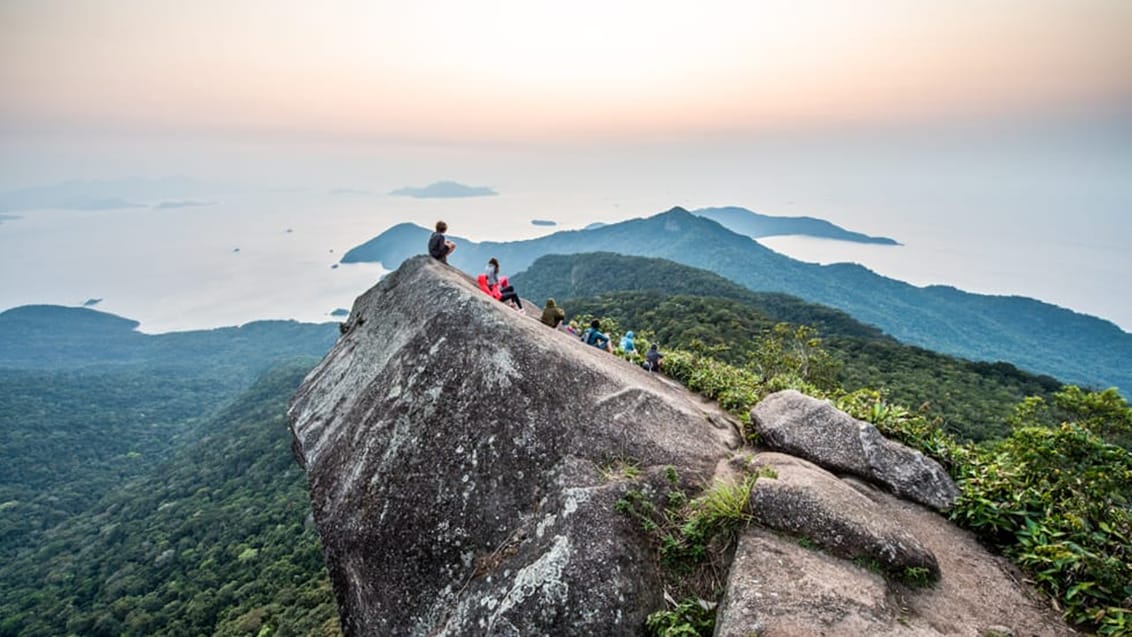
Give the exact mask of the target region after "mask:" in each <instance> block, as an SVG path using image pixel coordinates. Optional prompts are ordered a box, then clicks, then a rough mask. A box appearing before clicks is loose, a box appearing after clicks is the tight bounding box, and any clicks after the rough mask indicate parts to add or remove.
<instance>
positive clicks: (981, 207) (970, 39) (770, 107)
mask: <svg viewBox="0 0 1132 637" xmlns="http://www.w3.org/2000/svg"><path fill="white" fill-rule="evenodd" d="M1130 69H1132V0H930V1H926V0H925V1H920V0H867V1H863V0H820V1H819V0H751V1H739V0H735V1H729V2H724V1H721V0H696V1H695V2H691V1H683V2H664V1H658V0H650V1H647V2H646V1H643V0H642V1H638V0H603V1H601V2H597V1H595V0H574V1H572V2H549V1H545V0H503V1H495V2H491V1H487V0H481V1H478V2H472V1H468V0H447V1H438V0H415V1H411V2H410V1H403V2H398V3H393V2H381V1H375V0H325V1H323V2H311V1H309V0H303V1H299V0H192V1H185V0H117V1H116V0H0V194H2V193H4V192H5V191H12V190H18V189H21V188H26V187H29V186H44V185H51V184H58V183H59V182H62V181H66V180H72V179H99V180H108V181H110V182H115V181H117V180H120V179H122V178H124V177H129V176H139V177H148V178H154V177H163V176H168V175H185V176H187V177H190V178H194V179H201V180H205V181H207V182H216V183H222V184H230V185H233V186H235V188H234V189H222V190H221V191H218V192H206V193H198V194H192V195H189V194H186V193H183V192H178V193H169V194H168V195H167V196H164V197H160V198H157V199H154V200H153V201H151V200H150V199H153V198H152V197H151V198H149V199H146V198H144V197H143V198H141V199H138V195H136V194H134V193H129V192H123V193H112V194H114V195H116V196H118V197H121V198H123V199H125V200H129V201H142V202H143V203H144V204H146V205H152V204H154V203H157V201H159V200H161V199H168V200H184V199H203V200H207V201H209V202H218V205H216V206H213V207H211V208H200V207H198V208H191V207H190V208H183V209H177V210H164V214H165V215H166V217H165V218H164V219H165V221H167V222H168V223H169V224H173V225H169V226H168V227H169V228H172V227H181V226H176V224H185V225H184V227H185V228H196V229H198V230H200V232H201V234H200V236H187V237H180V238H182V239H185V240H186V241H189V244H190V245H189V247H186V248H185V254H191V255H198V254H199V255H201V258H202V259H205V260H207V259H215V258H219V257H218V256H217V255H215V254H213V253H212V252H210V250H213V249H217V250H219V249H220V248H217V247H216V246H215V245H212V243H210V242H209V241H210V235H212V234H220V235H224V234H225V233H229V234H231V235H232V241H233V242H236V241H237V240H238V243H239V244H242V245H245V246H253V245H256V244H254V243H252V241H253V239H251V238H238V237H242V235H240V234H239V232H237V230H238V229H240V228H243V229H244V230H245V231H246V232H249V233H250V232H252V229H254V228H261V229H268V228H270V229H273V230H271V232H273V233H274V234H270V235H269V236H270V241H282V240H283V239H280V237H292V238H296V241H297V238H299V237H313V236H314V235H313V229H312V228H311V226H312V225H318V224H332V225H333V224H336V225H334V227H335V228H337V230H336V232H338V233H339V234H336V235H334V236H335V239H334V241H333V242H330V240H329V239H327V240H326V241H325V242H324V243H326V245H319V246H316V247H317V250H318V251H317V257H318V261H317V263H318V266H317V267H319V268H323V269H326V276H330V275H329V273H330V272H331V271H330V270H329V269H328V264H326V263H323V262H322V260H325V259H326V258H327V257H326V255H329V254H330V252H328V251H329V250H330V249H331V248H334V249H335V250H338V251H339V252H340V251H341V250H344V249H347V248H349V247H350V246H351V245H352V244H354V243H360V242H361V241H364V240H366V239H368V238H370V237H372V236H374V235H376V234H377V233H379V232H381V231H382V230H384V229H385V228H387V227H389V226H390V225H392V224H393V223H397V222H399V221H414V222H417V223H420V224H422V225H426V226H427V225H431V224H432V223H433V222H434V220H435V219H436V218H438V217H440V216H443V217H444V218H447V219H448V220H449V221H451V222H453V224H454V226H456V228H458V230H454V231H456V232H457V234H459V235H460V236H464V237H468V238H472V239H476V240H489V239H490V240H509V239H516V238H524V237H527V236H530V235H532V234H534V233H536V231H538V232H541V231H543V229H536V228H533V227H532V226H530V225H529V223H528V221H529V219H532V218H543V219H555V220H557V221H559V222H560V223H561V224H562V226H561V227H567V228H569V227H581V226H582V225H584V224H585V223H588V222H590V221H595V220H600V221H616V220H620V219H625V218H629V217H633V216H644V215H649V214H654V213H656V212H659V211H662V210H665V209H667V208H669V207H671V206H673V205H683V206H686V207H689V208H696V207H703V206H713V205H740V206H746V207H749V208H752V209H756V210H758V211H760V212H764V213H768V214H776V215H803V214H804V215H811V216H815V217H820V218H823V219H828V220H830V221H832V222H834V223H838V224H840V225H843V226H845V227H848V228H850V229H852V230H856V231H860V232H865V233H868V234H876V235H884V236H893V237H896V238H898V239H899V240H901V241H904V242H905V243H906V245H907V246H908V247H907V249H903V250H898V251H893V252H890V253H884V255H883V258H882V257H881V256H877V255H872V256H870V255H863V256H861V257H859V258H861V259H865V258H866V257H868V258H871V259H876V260H875V261H863V262H864V263H865V264H866V265H868V266H870V267H874V268H877V269H878V271H880V272H881V273H883V274H887V275H889V276H894V277H896V278H902V279H903V280H908V281H911V282H914V283H916V284H929V283H946V284H953V285H958V286H960V287H962V288H964V289H967V290H970V291H977V292H984V293H996V294H1024V295H1028V296H1033V297H1035V298H1039V299H1042V300H1046V301H1050V302H1055V303H1058V304H1062V305H1065V306H1068V307H1072V308H1074V309H1079V310H1082V311H1087V312H1089V313H1093V314H1096V315H1098V316H1103V317H1106V318H1111V319H1114V320H1116V321H1117V322H1119V324H1120V325H1122V326H1123V327H1124V328H1125V329H1129V328H1132V299H1130V298H1128V297H1127V295H1126V294H1120V293H1116V291H1118V290H1123V289H1124V288H1126V287H1127V279H1128V275H1129V273H1130V272H1132V254H1130V253H1129V251H1128V250H1127V248H1126V246H1127V243H1128V239H1129V238H1130V237H1132V179H1130V178H1129V175H1132V70H1130ZM441 179H452V180H456V181H460V182H463V183H466V184H468V185H471V186H477V187H490V188H492V189H494V190H495V191H497V192H499V193H500V196H499V197H490V198H483V200H479V201H475V200H443V201H427V200H420V201H417V200H412V201H409V200H406V198H402V197H389V196H387V193H389V192H391V191H393V190H396V189H399V188H402V187H406V186H417V187H420V186H424V185H426V184H428V183H431V182H433V181H437V180H441ZM240 188H250V189H251V190H256V189H257V188H258V192H261V193H264V192H266V193H272V196H271V197H269V198H268V200H267V201H260V200H256V201H254V202H253V201H252V200H251V199H250V198H245V199H238V198H233V197H232V196H230V195H231V194H232V193H233V192H238V191H239V189H240ZM303 189H305V192H306V193H307V195H310V197H308V198H309V199H310V201H306V200H304V202H303V203H300V202H298V201H297V199H296V197H294V196H291V195H288V194H286V193H293V192H300V191H302V190H303ZM342 189H344V190H346V191H359V192H362V191H364V192H366V193H369V194H368V195H365V194H362V195H358V196H357V198H356V199H353V200H349V201H347V198H344V197H341V196H337V197H333V196H330V195H327V193H328V192H333V191H337V190H342ZM284 191H286V192H284ZM247 192H250V191H247ZM280 193H282V195H281V196H279V197H276V196H275V195H279V194H280ZM312 193H322V196H323V199H321V200H317V201H316V198H313V195H312ZM367 197H368V198H367ZM4 212H5V211H4V210H0V213H4ZM8 212H12V211H8ZM300 212H301V213H302V214H299V213H300ZM147 214H149V212H147V211H146V210H135V211H134V213H132V214H131V215H126V214H124V213H120V212H115V211H107V212H105V213H99V214H97V215H87V216H73V215H53V214H52V213H50V211H43V213H42V214H40V213H38V212H35V211H33V212H29V213H26V214H25V213H23V212H20V213H19V215H21V216H22V218H17V219H12V218H10V217H9V218H7V219H0V233H2V234H0V243H3V242H4V241H5V240H6V241H7V242H8V243H6V244H5V246H6V251H7V252H8V254H7V255H6V254H3V252H4V250H0V275H4V274H7V275H8V276H9V277H10V278H8V279H5V278H3V277H2V276H0V288H3V287H4V286H5V285H6V286H8V287H9V288H12V289H9V290H4V289H0V299H3V300H4V302H5V303H9V304H16V303H27V302H76V301H75V300H68V299H77V300H78V301H81V300H82V298H85V295H89V296H92V297H100V296H107V297H108V298H107V301H106V302H105V304H104V305H103V306H102V307H106V308H108V309H109V310H111V311H127V312H135V311H138V310H136V309H135V307H134V306H125V305H123V306H114V305H113V299H112V298H110V297H111V296H112V295H111V293H110V292H106V291H103V290H101V289H99V288H98V286H97V285H96V283H97V282H98V281H105V280H106V278H107V276H111V275H112V274H113V273H110V274H107V275H106V276H103V274H101V273H98V272H94V271H91V272H90V283H89V285H86V284H84V285H83V286H78V287H76V285H77V284H76V283H75V281H74V280H73V279H75V275H74V273H75V271H76V270H77V269H80V268H87V269H89V268H91V267H92V266H90V265H89V264H91V263H101V262H103V261H106V258H105V255H104V254H103V253H102V252H100V250H101V251H105V248H104V247H103V246H104V245H110V243H108V241H109V239H106V240H105V241H102V242H101V243H99V242H95V243H93V244H90V245H87V244H89V243H90V242H89V241H87V239H88V237H87V236H70V235H71V234H72V233H77V232H79V230H78V228H79V227H82V228H87V229H86V230H84V232H87V233H88V234H89V233H90V232H93V230H90V229H89V228H88V226H87V225H81V224H78V221H77V220H80V219H81V220H82V221H83V223H84V224H95V225H94V227H97V228H102V229H103V233H104V234H106V233H110V234H113V236H114V237H115V240H125V239H123V238H122V237H119V236H118V235H119V234H121V233H122V232H127V231H128V229H130V228H135V227H147V228H148V227H151V226H150V225H146V224H141V223H140V222H138V221H137V219H136V218H135V217H137V218H140V219H145V220H149V217H148V216H146V215H147ZM205 216H207V217H208V219H209V224H206V225H200V224H195V225H194V222H195V221H196V220H198V219H201V218H205ZM225 223H228V224H230V227H222V226H223V225H224V224H225ZM283 223H285V224H286V226H285V227H288V228H289V227H294V228H295V230H296V232H295V234H294V235H285V234H281V232H279V231H278V227H279V226H280V225H281V224H283ZM241 224H242V225H241ZM304 226H305V227H304ZM152 230H153V234H152V235H147V236H145V237H135V236H132V235H131V236H130V237H128V239H129V240H128V241H127V242H126V243H125V245H124V246H122V247H120V248H118V249H119V250H120V251H127V252H128V250H129V249H130V248H129V246H143V245H145V246H149V245H150V244H152V243H154V242H157V243H158V244H160V242H162V241H164V240H165V239H166V237H167V236H168V233H169V232H171V231H170V230H168V228H166V226H165V225H161V224H157V225H154V226H152ZM64 235H67V236H64ZM100 236H101V235H100ZM224 238H225V239H227V237H224ZM190 240H191V241H190ZM17 241H19V242H22V243H19V244H18V245H17V243H16V242H17ZM33 241H34V242H38V243H35V244H34V245H32V244H31V243H30V242H33ZM67 241H73V242H77V243H78V244H79V245H84V246H87V247H86V248H84V250H86V251H85V252H82V254H79V253H75V258H76V259H79V260H78V261H77V262H76V263H73V264H69V265H67V266H66V267H62V266H61V267H60V268H58V269H57V270H58V271H56V270H52V271H51V272H47V271H45V270H44V271H41V270H40V269H36V270H35V272H37V273H38V274H37V276H36V277H34V278H33V277H30V275H25V274H23V273H24V272H27V271H30V270H29V269H31V268H35V267H36V266H35V264H36V263H37V259H38V258H39V256H38V255H42V254H44V253H51V254H59V253H61V252H63V251H67V250H71V251H73V250H77V248H75V246H73V245H71V244H69V243H66V242H67ZM265 241H266V240H265ZM115 245H117V244H115ZM271 245H272V246H274V245H275V244H271ZM1066 246H1073V249H1072V250H1070V249H1067V248H1066ZM17 247H19V250H18V252H19V253H20V254H21V255H22V256H21V257H20V258H19V259H16V258H15V257H14V256H12V254H14V253H15V252H17V250H16V248H17ZM803 248H805V246H802V248H799V249H800V250H801V249H803ZM312 249H314V248H312ZM139 250H140V248H139ZM252 252H253V251H252V250H251V249H248V250H244V251H241V252H240V253H239V254H240V255H241V257H242V258H246V259H251V258H252ZM339 252H336V253H335V254H337V253H339ZM835 252H836V251H833V250H830V249H828V248H826V247H824V246H819V247H818V248H817V253H816V254H814V255H809V254H802V253H799V255H800V258H813V259H820V260H824V259H828V258H831V257H832V258H842V257H841V256H838V255H836V254H835ZM157 254H158V255H160V254H162V252H161V251H160V250H158V252H157ZM231 254H232V246H229V247H225V248H224V255H225V256H230V255H231ZM312 254H315V253H312ZM929 255H931V256H930V257H929ZM119 256H121V257H122V258H124V259H125V263H126V264H127V265H126V266H123V267H124V268H126V269H128V268H129V267H133V265H134V264H137V263H143V262H144V263H149V262H150V261H151V260H152V259H155V258H158V257H155V256H154V255H153V254H150V253H148V252H146V253H143V252H140V251H139V252H138V253H137V254H121V255H119ZM277 256H278V259H277V261H278V262H280V263H282V262H285V261H286V260H287V259H292V258H293V254H292V252H288V251H287V250H283V249H282V248H279V249H278V254H277ZM170 258H172V257H170ZM304 258H310V259H315V257H313V256H308V257H304ZM844 258H849V259H852V258H858V257H856V256H855V255H854V254H846V255H844ZM165 265H168V267H170V268H173V267H181V268H182V269H183V270H185V272H180V271H178V272H177V273H176V275H177V276H185V277H189V278H194V277H195V279H200V280H206V279H208V278H209V277H214V276H215V272H212V271H206V270H195V269H193V268H195V267H197V265H199V264H197V263H196V262H193V263H189V262H187V261H186V262H185V263H182V264H180V265H179V266H178V264H175V263H174V264H165ZM928 266H930V267H928ZM202 267H203V266H202ZM295 267H299V266H295ZM5 270H6V272H5ZM242 271H245V272H258V270H251V269H246V270H242ZM266 271H272V270H271V269H270V268H268V269H267V270H266ZM96 275H97V276H96ZM170 276H173V275H172V274H171V275H170ZM224 276H228V275H227V274H226V275H224ZM24 279H27V280H26V281H25V280H24ZM178 280H180V279H178ZM17 284H18V285H19V286H21V289H22V290H25V291H27V294H24V293H23V292H21V293H20V294H16V293H15V292H16V291H18V290H14V289H15V287H16V286H17ZM123 285H124V284H123ZM164 285H166V283H165V282H164V280H161V281H155V282H154V284H153V286H154V288H155V289H162V286H164ZM173 285H175V282H174V283H173ZM264 285H265V283H264V282H263V281H262V280H261V278H259V277H249V278H248V279H247V281H246V286H245V288H241V291H240V292H239V294H243V295H245V296H246V295H254V294H258V293H259V291H260V290H262V289H263V286H264ZM335 285H337V287H336V288H335V289H340V290H348V289H349V286H342V285H338V284H337V283H335ZM206 287H207V286H206ZM312 287H313V288H322V287H325V288H330V287H331V282H329V281H322V280H320V281H318V282H317V283H312ZM57 290H73V291H68V292H66V293H63V292H58V294H56V295H51V294H49V293H50V292H52V291H57ZM84 290H87V291H85V292H84ZM40 291H43V294H39V292H40ZM5 292H8V293H9V294H8V295H7V296H4V294H3V293H5ZM127 292H128V290H126V289H120V290H116V291H115V293H117V294H121V295H125V294H126V293H127ZM33 293H34V294H33ZM207 293H209V290H208V289H204V290H203V291H202V292H201V295H202V298H204V297H203V295H205V294H207ZM134 294H135V295H138V296H139V298H141V299H143V300H144V299H145V298H149V297H150V296H152V295H151V294H150V293H148V292H138V291H136V290H135V291H134ZM233 294H236V293H233ZM342 294H343V295H347V294H348V292H342ZM80 297H82V298H80ZM342 302H345V301H342ZM319 311H320V312H321V311H324V310H322V309H320V310H319ZM273 315H274V314H273ZM132 317H133V318H139V319H143V320H148V317H146V316H142V315H141V314H140V313H139V314H133V315H132ZM249 318H254V316H250V317H249ZM224 320H229V318H228V317H227V316H226V317H225V319H224Z"/></svg>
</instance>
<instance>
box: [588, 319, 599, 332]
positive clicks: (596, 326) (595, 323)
mask: <svg viewBox="0 0 1132 637" xmlns="http://www.w3.org/2000/svg"><path fill="white" fill-rule="evenodd" d="M590 327H592V328H594V329H595V330H600V329H601V321H599V320H597V319H594V320H592V321H590Z"/></svg>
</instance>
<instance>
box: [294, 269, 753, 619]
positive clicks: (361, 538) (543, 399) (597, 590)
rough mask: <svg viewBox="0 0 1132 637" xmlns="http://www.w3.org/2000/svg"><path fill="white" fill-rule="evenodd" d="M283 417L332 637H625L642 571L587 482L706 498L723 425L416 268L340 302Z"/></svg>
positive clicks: (648, 583)
mask: <svg viewBox="0 0 1132 637" xmlns="http://www.w3.org/2000/svg"><path fill="white" fill-rule="evenodd" d="M344 328H345V333H344V334H343V336H342V338H341V339H340V340H339V342H338V343H337V345H335V347H334V348H333V349H332V350H331V351H330V353H329V354H327V356H326V358H325V359H324V360H323V361H322V362H321V363H320V364H319V365H318V366H317V367H316V368H315V369H314V370H312V371H311V372H310V374H309V375H308V376H307V378H306V379H305V381H304V383H303V385H302V386H301V388H300V389H299V391H298V392H297V393H296V394H295V397H294V398H293V400H292V404H291V408H290V417H291V422H292V424H291V429H292V434H293V437H294V449H295V454H296V457H297V458H298V460H299V462H300V463H301V464H302V465H303V466H304V467H305V468H306V470H307V473H308V475H309V479H310V490H311V501H312V508H313V511H314V516H315V520H316V522H317V525H318V528H319V532H320V534H321V536H322V542H323V546H324V550H325V554H326V562H327V567H328V570H329V573H330V577H331V581H332V584H333V586H334V589H335V593H336V595H337V597H338V601H339V606H340V611H341V618H342V626H343V629H344V630H345V631H346V633H347V634H350V635H379V634H380V635H392V634H397V635H422V636H423V635H591V634H602V635H635V634H639V633H640V632H641V627H642V625H643V622H644V619H645V617H646V615H647V614H648V613H649V612H652V611H654V610H656V609H658V608H661V607H663V604H664V602H663V590H662V587H660V586H659V585H657V582H658V581H659V578H660V575H659V574H658V571H657V569H658V568H659V567H658V566H657V565H656V563H655V560H651V559H649V558H648V554H647V553H646V551H647V549H648V547H647V543H645V542H643V541H642V538H641V534H640V532H639V529H638V528H636V527H635V526H634V525H633V523H632V521H631V520H630V519H629V518H627V517H626V516H623V515H620V514H618V513H617V512H616V510H615V506H614V505H615V502H616V500H617V498H618V497H619V495H620V494H621V493H622V491H623V489H624V487H623V485H621V484H619V483H617V482H610V481H608V480H606V479H603V478H602V476H601V469H602V468H603V467H605V466H608V465H610V464H612V463H614V462H615V461H617V460H619V459H631V460H632V461H634V462H636V463H637V464H638V465H639V466H640V467H641V468H642V469H645V470H647V469H648V468H649V467H662V466H668V465H671V466H673V467H674V468H676V470H677V471H678V472H679V473H680V474H681V475H684V476H688V478H689V479H698V480H707V479H708V478H709V477H710V476H711V475H712V474H713V472H714V470H715V467H716V465H717V463H719V461H720V460H721V459H723V458H726V457H728V456H729V455H730V454H731V453H732V450H733V449H735V448H737V447H738V446H739V444H740V437H739V435H738V432H737V427H736V426H735V423H734V422H733V420H732V419H731V418H730V417H728V416H727V415H726V414H725V413H723V412H721V411H720V410H719V409H718V408H716V407H714V406H712V405H710V404H707V403H705V402H704V401H702V400H699V399H697V398H696V397H694V396H693V395H691V394H688V393H687V392H685V391H684V390H683V389H682V388H680V387H677V386H673V385H672V384H671V383H669V382H667V381H666V380H665V379H663V378H660V377H657V376H656V375H653V374H649V373H647V372H645V371H644V370H641V369H639V368H637V367H635V366H633V365H631V364H629V363H627V362H625V361H622V360H619V359H617V358H616V357H613V356H610V355H609V354H608V353H606V352H603V351H599V350H597V349H596V348H593V347H589V346H586V345H584V344H583V343H581V342H580V341H578V340H577V339H575V338H572V337H570V336H569V335H567V334H565V333H563V332H559V331H555V330H553V329H550V328H548V327H547V326H545V325H543V324H542V323H540V322H539V321H538V320H537V319H534V318H532V317H529V316H526V315H524V314H521V313H517V312H514V311H512V310H510V309H508V308H507V307H506V306H504V305H503V304H501V303H498V302H497V301H495V300H493V299H491V298H490V297H488V296H486V295H484V294H482V293H481V292H480V291H479V290H478V289H477V288H476V287H475V284H474V283H473V282H472V281H471V280H470V279H468V278H467V277H466V276H465V275H463V274H462V273H460V272H459V271H458V270H455V269H453V268H451V267H448V266H446V265H443V264H441V263H439V262H437V261H435V260H432V259H430V258H428V257H420V258H415V259H410V260H409V261H407V262H406V263H405V264H403V265H402V267H401V268H400V269H398V270H397V271H396V272H394V273H392V274H390V275H389V276H387V277H386V278H385V279H383V280H382V281H381V282H380V283H379V284H378V285H376V286H375V287H374V288H372V289H371V290H369V291H368V292H366V293H365V294H364V295H362V296H361V297H359V298H358V299H357V301H356V303H355V305H354V307H353V309H352V311H351V315H350V318H349V320H348V321H347V322H346V323H345V325H344Z"/></svg>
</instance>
